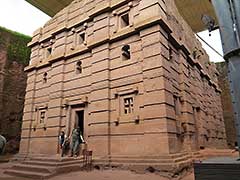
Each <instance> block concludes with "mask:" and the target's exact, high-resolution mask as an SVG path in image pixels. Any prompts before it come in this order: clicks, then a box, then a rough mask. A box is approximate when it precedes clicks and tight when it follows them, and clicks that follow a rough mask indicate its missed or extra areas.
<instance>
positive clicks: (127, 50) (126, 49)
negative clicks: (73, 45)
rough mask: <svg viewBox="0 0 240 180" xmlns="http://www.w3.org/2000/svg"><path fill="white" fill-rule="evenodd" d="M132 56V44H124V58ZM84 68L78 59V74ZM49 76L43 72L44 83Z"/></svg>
mask: <svg viewBox="0 0 240 180" xmlns="http://www.w3.org/2000/svg"><path fill="white" fill-rule="evenodd" d="M130 58H131V54H130V45H124V46H123V47H122V59H123V60H128V59H130ZM82 70H83V67H82V61H77V62H76V74H81V73H82ZM47 76H48V73H47V72H45V73H44V74H43V83H46V82H47Z"/></svg>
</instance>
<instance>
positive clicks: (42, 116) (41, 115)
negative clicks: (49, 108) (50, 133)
mask: <svg viewBox="0 0 240 180" xmlns="http://www.w3.org/2000/svg"><path fill="white" fill-rule="evenodd" d="M45 118H46V111H40V118H39V123H40V124H43V123H44V122H45Z"/></svg>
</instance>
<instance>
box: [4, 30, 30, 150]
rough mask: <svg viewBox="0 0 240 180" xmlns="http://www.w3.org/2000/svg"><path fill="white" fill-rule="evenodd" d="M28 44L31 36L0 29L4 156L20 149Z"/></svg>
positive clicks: (28, 53) (28, 52)
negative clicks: (5, 143)
mask: <svg viewBox="0 0 240 180" xmlns="http://www.w3.org/2000/svg"><path fill="white" fill-rule="evenodd" d="M29 41H30V37H27V36H24V35H21V34H18V33H15V32H11V31H9V30H6V29H4V28H1V27H0V134H1V135H3V136H5V137H6V139H7V146H6V152H7V153H16V152H18V149H19V142H20V134H21V124H22V116H23V107H24V96H25V89H26V81H27V74H26V73H25V72H24V67H25V66H26V65H27V63H28V60H29V56H30V50H29V48H28V47H27V43H28V42H29Z"/></svg>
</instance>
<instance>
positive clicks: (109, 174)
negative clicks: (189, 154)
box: [0, 163, 194, 180]
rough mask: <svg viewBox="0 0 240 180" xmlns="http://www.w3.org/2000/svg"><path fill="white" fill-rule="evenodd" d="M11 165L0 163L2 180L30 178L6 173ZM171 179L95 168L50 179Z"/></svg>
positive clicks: (187, 178)
mask: <svg viewBox="0 0 240 180" xmlns="http://www.w3.org/2000/svg"><path fill="white" fill-rule="evenodd" d="M9 167H11V164H9V163H0V180H30V179H27V178H16V177H11V176H8V175H5V174H4V173H3V172H4V170H5V169H7V168H9ZM79 179H81V180H124V179H127V180H170V179H169V178H165V177H161V176H160V175H157V174H154V173H146V174H137V173H134V172H131V171H124V170H94V171H91V172H85V171H79V172H71V173H68V174H61V175H59V176H55V177H52V178H50V179H49V180H79ZM171 179H172V180H194V175H193V173H188V174H186V175H185V176H184V178H171Z"/></svg>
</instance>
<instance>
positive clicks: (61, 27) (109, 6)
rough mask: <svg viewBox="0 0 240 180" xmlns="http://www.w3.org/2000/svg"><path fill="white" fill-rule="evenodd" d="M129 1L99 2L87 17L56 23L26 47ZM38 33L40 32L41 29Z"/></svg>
mask: <svg viewBox="0 0 240 180" xmlns="http://www.w3.org/2000/svg"><path fill="white" fill-rule="evenodd" d="M130 1H131V0H112V1H111V2H108V3H104V4H99V5H98V6H96V7H95V8H94V9H93V10H91V11H90V12H89V14H88V16H87V17H85V18H82V19H78V21H77V22H76V23H73V24H70V25H67V23H64V24H62V25H61V24H60V25H58V26H59V27H57V29H55V30H54V31H52V32H50V33H47V34H46V35H43V36H42V37H41V38H40V39H39V40H35V41H31V42H29V43H28V47H30V48H31V47H33V46H35V45H36V44H40V43H42V42H44V41H46V40H48V39H50V38H53V37H54V36H55V35H56V34H58V33H60V32H63V31H66V30H71V29H72V28H74V27H76V26H79V25H81V24H84V23H85V22H89V21H91V20H92V19H93V18H94V17H95V16H97V15H98V14H101V13H104V12H109V11H111V10H114V9H116V8H118V7H119V6H122V5H123V4H126V3H128V2H130ZM40 29H41V28H40ZM38 33H40V34H41V30H40V32H38ZM41 35H42V34H41Z"/></svg>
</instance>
